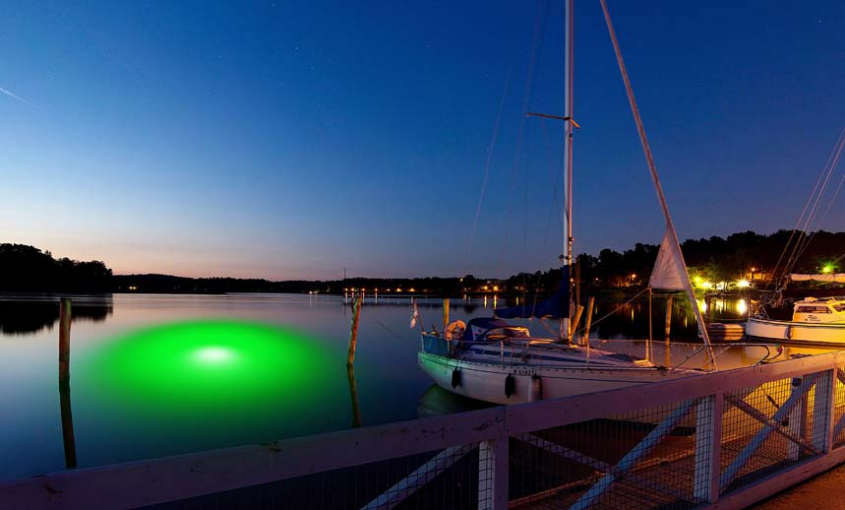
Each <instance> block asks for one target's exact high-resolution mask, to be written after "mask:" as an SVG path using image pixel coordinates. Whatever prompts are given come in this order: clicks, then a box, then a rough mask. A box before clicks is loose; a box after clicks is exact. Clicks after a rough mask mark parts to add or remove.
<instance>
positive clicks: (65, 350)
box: [59, 298, 71, 381]
mask: <svg viewBox="0 0 845 510" xmlns="http://www.w3.org/2000/svg"><path fill="white" fill-rule="evenodd" d="M70 316H71V307H70V299H68V298H62V300H61V301H60V302H59V381H68V380H70Z"/></svg>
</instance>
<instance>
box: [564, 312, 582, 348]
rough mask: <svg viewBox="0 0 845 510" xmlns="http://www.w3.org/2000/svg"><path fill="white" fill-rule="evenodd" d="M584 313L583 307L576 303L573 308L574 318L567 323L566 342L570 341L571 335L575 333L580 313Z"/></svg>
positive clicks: (579, 320)
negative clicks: (576, 306)
mask: <svg viewBox="0 0 845 510" xmlns="http://www.w3.org/2000/svg"><path fill="white" fill-rule="evenodd" d="M583 313H584V307H583V306H581V305H578V308H576V309H575V319H574V320H573V321H572V322H570V323H569V341H568V342H567V343H572V336H573V335H574V334H575V331H576V330H577V329H578V324H579V323H580V322H581V315H582V314H583Z"/></svg>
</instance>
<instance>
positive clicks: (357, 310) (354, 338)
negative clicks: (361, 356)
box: [346, 296, 361, 367]
mask: <svg viewBox="0 0 845 510" xmlns="http://www.w3.org/2000/svg"><path fill="white" fill-rule="evenodd" d="M360 315H361V298H360V297H357V296H356V297H355V298H354V299H353V300H352V325H351V327H350V331H349V351H348V352H347V353H346V366H348V367H351V366H352V365H353V364H354V363H355V346H356V344H357V343H358V318H359V317H360Z"/></svg>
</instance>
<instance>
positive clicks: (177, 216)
mask: <svg viewBox="0 0 845 510" xmlns="http://www.w3.org/2000/svg"><path fill="white" fill-rule="evenodd" d="M608 5H609V8H610V12H611V15H612V16H613V21H614V24H615V27H616V31H617V35H618V37H619V41H620V44H621V47H622V52H623V54H624V57H625V59H626V63H627V66H628V71H629V74H630V77H631V81H632V83H633V87H634V90H635V92H636V95H637V99H638V102H639V107H640V111H641V114H642V117H643V120H644V123H645V127H646V130H647V132H648V135H649V139H650V143H651V147H652V150H653V151H654V154H655V158H656V162H657V168H658V171H659V172H660V176H661V179H662V182H663V186H664V189H665V192H666V195H667V198H668V201H669V207H670V209H671V211H672V214H673V216H674V218H675V223H676V227H677V230H678V234H679V237H680V238H681V239H686V238H700V237H710V236H713V235H720V236H725V235H727V234H730V233H733V232H738V231H745V230H755V231H757V232H760V233H771V232H773V231H775V230H777V229H781V228H792V227H793V226H794V225H795V223H796V220H797V219H798V216H799V214H800V212H801V209H802V208H803V206H804V203H805V201H806V200H807V198H808V196H809V194H810V191H811V190H812V188H813V186H814V184H815V182H816V179H817V177H818V175H819V174H820V172H821V171H822V169H823V167H824V165H825V163H826V161H827V159H828V156H829V154H830V152H831V150H832V149H833V147H834V144H835V143H836V141H837V139H838V137H839V134H840V132H841V130H842V129H843V128H845V95H843V94H842V90H843V87H845V3H843V2H841V1H840V0H805V1H803V2H794V1H791V2H787V1H781V0H774V1H762V0H738V1H731V2H728V1H717V2H678V1H676V0H641V1H638V2H629V1H621V0H608ZM4 6H5V8H4V15H3V16H2V17H0V34H2V36H0V62H2V65H0V155H2V157H0V242H14V243H24V244H31V245H34V246H36V247H39V248H41V249H44V250H50V251H51V252H52V253H53V254H54V255H55V256H67V257H71V258H74V259H79V260H92V259H96V260H102V261H104V262H105V263H106V264H107V265H108V266H109V267H111V268H112V269H113V270H114V272H115V273H116V274H129V273H167V274H178V275H183V276H194V277H198V276H202V277H204V276H234V277H259V278H268V279H273V280H282V279H299V278H304V279H337V278H341V277H342V276H343V272H344V269H346V271H347V274H348V275H349V276H370V277H376V276H383V277H412V276H455V275H463V274H468V273H472V274H475V275H476V276H489V277H495V276H501V277H503V276H508V275H511V274H514V273H516V272H518V271H524V270H527V271H534V270H537V269H547V268H549V267H553V266H555V265H557V263H558V255H559V254H560V252H561V243H562V234H561V232H562V229H563V227H562V225H563V223H562V220H561V218H560V216H561V215H560V211H561V207H562V206H561V204H560V202H561V195H562V187H561V184H560V182H561V180H562V177H561V175H562V174H561V165H560V161H561V151H562V126H561V125H560V124H559V123H558V122H556V121H553V120H540V119H536V118H532V119H525V118H524V116H523V112H524V111H525V110H527V111H539V112H544V113H549V114H553V115H561V114H562V113H563V38H564V34H563V26H564V25H563V3H562V1H561V0H540V1H539V2H538V1H530V0H487V1H475V0H463V1H461V2H454V1H445V0H426V1H416V0H409V1H403V2H396V1H387V0H370V1H366V2H364V1H359V2H349V1H339V0H337V1H335V0H313V1H309V2H298V1H296V2H295V1H281V0H275V1H258V0H255V1H245V2H230V1H211V0H181V1H178V2H172V1H165V0H161V1H153V0H150V1H137V2H112V1H99V0H98V1H94V0H87V1H86V0H80V1H75V2H63V1H58V0H56V1H31V0H6V2H5V3H4ZM575 9H576V15H575V16H576V19H575V118H576V120H577V121H578V123H579V124H580V125H581V129H580V130H579V131H578V132H577V133H576V135H575V149H574V155H575V158H574V160H575V161H574V172H575V184H574V187H573V191H574V195H575V199H574V202H573V207H574V219H573V228H574V233H575V250H576V252H586V253H592V254H597V253H598V251H599V250H601V249H603V248H613V249H616V250H622V249H625V248H629V247H631V246H632V245H633V244H634V243H636V242H646V243H655V244H656V243H659V241H660V239H661V237H662V234H663V222H662V220H661V216H660V209H659V207H658V204H657V201H656V196H655V193H654V190H653V188H652V185H651V182H650V179H649V176H648V169H647V167H646V164H645V160H644V158H643V155H642V150H641V147H640V144H639V140H638V138H637V133H636V129H635V126H634V123H633V120H632V117H631V113H630V109H629V108H628V104H627V100H626V97H625V93H624V89H623V85H622V81H621V79H620V77H619V72H618V68H617V67H616V61H615V58H614V55H613V50H612V47H611V44H610V40H609V37H608V34H607V29H606V27H605V25H604V19H603V17H602V14H601V9H600V5H599V3H598V1H597V0H576V2H575ZM529 77H530V79H529ZM843 167H845V165H843ZM842 172H845V168H842V169H841V170H840V173H839V174H837V175H840V174H841V173H842ZM485 176H486V185H485V184H484V183H485ZM836 178H837V179H838V177H836ZM482 189H484V194H483V200H480V197H481V195H482ZM839 202H843V201H842V200H840V201H839ZM479 204H480V206H479ZM476 216H477V218H478V219H477V221H476ZM821 226H822V227H823V228H826V229H828V230H845V203H839V204H836V205H834V208H833V210H832V213H831V214H830V216H829V217H828V219H827V221H826V223H825V224H824V225H821Z"/></svg>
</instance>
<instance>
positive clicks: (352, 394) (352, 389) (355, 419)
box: [346, 364, 361, 429]
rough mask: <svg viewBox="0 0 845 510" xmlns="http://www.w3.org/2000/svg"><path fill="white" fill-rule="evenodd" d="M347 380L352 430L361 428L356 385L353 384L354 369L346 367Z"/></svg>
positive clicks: (349, 365)
mask: <svg viewBox="0 0 845 510" xmlns="http://www.w3.org/2000/svg"><path fill="white" fill-rule="evenodd" d="M346 377H347V379H348V380H349V398H350V399H351V400H352V428H356V429H357V428H361V409H360V408H359V407H358V385H357V384H356V383H355V367H353V366H352V365H351V364H347V365H346Z"/></svg>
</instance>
